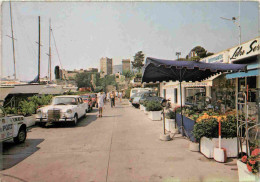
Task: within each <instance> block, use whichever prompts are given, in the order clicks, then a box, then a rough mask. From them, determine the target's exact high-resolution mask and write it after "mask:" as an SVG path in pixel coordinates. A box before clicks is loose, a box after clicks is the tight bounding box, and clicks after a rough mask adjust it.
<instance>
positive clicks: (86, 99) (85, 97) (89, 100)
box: [80, 94, 93, 112]
mask: <svg viewBox="0 0 260 182" xmlns="http://www.w3.org/2000/svg"><path fill="white" fill-rule="evenodd" d="M80 96H81V97H82V99H83V102H85V103H87V104H88V112H90V111H92V109H93V103H92V98H91V96H90V95H89V94H85V95H80Z"/></svg>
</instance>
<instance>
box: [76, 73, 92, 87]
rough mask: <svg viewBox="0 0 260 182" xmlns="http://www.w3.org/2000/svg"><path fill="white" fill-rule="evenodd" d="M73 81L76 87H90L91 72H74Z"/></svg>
mask: <svg viewBox="0 0 260 182" xmlns="http://www.w3.org/2000/svg"><path fill="white" fill-rule="evenodd" d="M75 81H76V84H77V87H78V88H82V87H91V86H92V84H91V73H88V72H86V73H78V74H76V77H75Z"/></svg>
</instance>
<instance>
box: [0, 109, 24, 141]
mask: <svg viewBox="0 0 260 182" xmlns="http://www.w3.org/2000/svg"><path fill="white" fill-rule="evenodd" d="M26 136H27V129H26V124H25V122H24V117H23V116H19V115H10V116H9V115H7V114H6V112H5V110H4V108H3V107H2V106H0V137H1V138H0V142H4V141H8V140H13V141H14V142H15V143H23V142H24V141H25V140H26Z"/></svg>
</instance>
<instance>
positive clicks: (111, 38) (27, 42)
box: [1, 1, 259, 81]
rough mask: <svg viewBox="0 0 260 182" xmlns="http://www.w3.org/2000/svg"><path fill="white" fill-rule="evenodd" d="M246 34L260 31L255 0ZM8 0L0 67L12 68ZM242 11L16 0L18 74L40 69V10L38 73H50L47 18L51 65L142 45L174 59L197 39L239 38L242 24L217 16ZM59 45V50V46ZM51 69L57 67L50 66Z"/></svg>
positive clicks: (220, 45)
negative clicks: (239, 25)
mask: <svg viewBox="0 0 260 182" xmlns="http://www.w3.org/2000/svg"><path fill="white" fill-rule="evenodd" d="M240 7H241V9H240V12H241V13H240V15H241V16H240V23H241V34H242V39H241V41H242V42H245V41H248V40H251V39H253V38H255V37H257V36H258V35H259V19H258V17H259V15H258V2H241V4H240ZM9 8H10V7H9V2H3V3H2V12H1V13H2V26H1V28H2V29H1V31H2V37H1V38H2V39H1V42H2V55H1V56H2V65H1V66H2V75H3V76H8V75H9V76H11V75H13V53H12V40H11V38H9V37H8V36H6V35H9V36H11V23H10V9H9ZM238 14H239V3H238V2H234V1H233V2H217V1H215V2H12V15H13V29H14V37H15V38H16V39H17V40H16V41H15V51H16V69H17V77H18V78H19V79H20V80H27V81H28V80H32V79H34V78H35V77H36V75H37V71H38V66H37V64H38V45H37V44H36V42H37V41H38V16H40V17H41V44H42V46H41V76H46V75H47V72H48V71H47V70H48V55H47V54H46V53H48V50H49V19H51V25H52V29H53V34H54V38H55V41H56V45H57V50H56V48H55V44H54V40H53V37H52V40H51V47H52V68H54V67H55V66H56V65H60V63H59V59H58V54H59V56H60V60H61V64H62V68H64V69H67V70H73V69H81V68H82V69H87V68H92V67H96V68H100V67H99V60H100V58H101V57H109V58H113V64H114V65H117V64H121V61H122V59H127V58H130V59H131V61H133V56H134V55H135V53H136V52H138V51H143V53H144V54H145V57H155V58H163V59H173V60H174V59H176V54H175V53H176V52H181V57H185V56H186V55H187V54H188V53H189V51H190V50H191V49H192V48H194V47H195V46H202V47H204V48H205V49H206V50H208V51H209V52H213V53H217V52H220V51H223V50H225V49H228V48H231V47H233V46H236V45H238V42H239V39H238V27H237V26H236V25H235V24H234V23H233V22H232V21H227V20H223V19H221V18H220V17H225V18H232V17H237V16H238ZM57 52H58V53H57ZM52 72H53V70H52Z"/></svg>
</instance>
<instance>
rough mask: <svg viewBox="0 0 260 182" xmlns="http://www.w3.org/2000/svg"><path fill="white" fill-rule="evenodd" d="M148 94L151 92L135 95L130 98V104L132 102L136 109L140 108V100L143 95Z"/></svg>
mask: <svg viewBox="0 0 260 182" xmlns="http://www.w3.org/2000/svg"><path fill="white" fill-rule="evenodd" d="M146 92H149V91H142V92H138V93H135V94H133V95H132V96H131V97H130V99H129V102H131V103H132V105H133V106H134V107H136V108H137V107H139V100H140V98H141V96H142V94H143V93H146Z"/></svg>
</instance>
